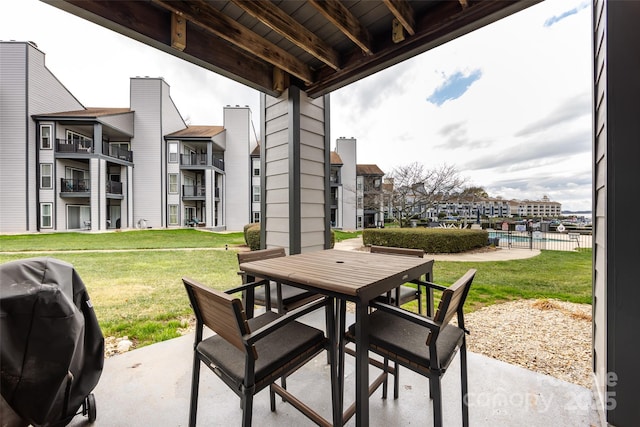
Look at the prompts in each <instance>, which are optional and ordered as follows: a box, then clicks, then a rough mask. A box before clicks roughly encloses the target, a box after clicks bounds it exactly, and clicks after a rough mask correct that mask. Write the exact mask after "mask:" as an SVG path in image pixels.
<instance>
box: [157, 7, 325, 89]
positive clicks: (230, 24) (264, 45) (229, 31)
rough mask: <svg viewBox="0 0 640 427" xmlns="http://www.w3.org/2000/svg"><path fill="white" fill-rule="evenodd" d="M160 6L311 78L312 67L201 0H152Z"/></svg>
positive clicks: (273, 63) (288, 69)
mask: <svg viewBox="0 0 640 427" xmlns="http://www.w3.org/2000/svg"><path fill="white" fill-rule="evenodd" d="M153 2H154V3H156V4H158V5H159V6H161V7H163V8H165V9H167V10H169V11H171V12H174V13H177V14H179V15H182V16H184V17H185V18H186V19H187V20H189V21H190V22H192V23H193V24H195V25H197V26H198V27H200V28H202V29H203V30H205V31H208V32H210V33H212V34H215V35H216V36H217V37H220V38H222V39H224V40H226V41H227V42H229V43H231V44H233V45H235V46H237V47H239V48H241V49H243V50H245V51H247V52H249V53H251V54H253V55H256V56H257V57H258V58H260V59H262V60H264V61H267V62H269V63H270V64H272V65H274V66H276V67H279V68H281V69H282V70H284V71H286V72H288V73H290V74H291V75H293V76H295V77H297V78H299V79H300V80H302V81H303V82H304V83H305V84H310V83H312V82H313V81H314V79H313V73H312V71H311V69H310V68H309V67H308V66H307V65H306V64H305V63H303V62H302V61H300V60H299V59H297V58H296V57H294V56H293V55H291V54H290V53H288V52H287V51H285V50H284V49H282V48H280V47H278V46H276V45H275V44H273V43H271V42H269V41H267V40H265V39H264V38H262V37H260V36H259V35H257V34H256V33H254V32H253V31H251V30H249V29H248V28H246V27H244V26H242V25H240V24H238V23H237V22H236V21H234V20H232V19H231V18H229V17H227V16H226V15H224V14H222V13H220V12H219V11H217V10H216V9H214V8H212V7H211V6H209V5H208V4H207V2H205V1H203V0H198V1H192V2H188V3H187V2H173V1H167V0H153Z"/></svg>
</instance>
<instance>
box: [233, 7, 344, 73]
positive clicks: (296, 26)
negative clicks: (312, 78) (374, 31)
mask: <svg viewBox="0 0 640 427" xmlns="http://www.w3.org/2000/svg"><path fill="white" fill-rule="evenodd" d="M232 1H233V3H235V4H236V5H237V6H238V7H239V8H241V9H242V10H244V11H245V12H247V13H248V14H250V15H251V16H253V17H254V18H256V19H257V20H259V21H260V22H262V23H263V24H264V25H266V26H267V27H269V28H271V29H272V30H273V31H275V32H277V33H278V34H280V35H281V36H283V37H285V38H286V39H287V40H289V41H290V42H291V43H293V44H295V45H296V46H298V47H299V48H301V49H302V50H304V51H305V52H307V53H309V54H310V55H313V56H315V57H316V58H318V59H319V60H321V61H322V62H324V63H325V64H327V65H328V66H330V67H331V68H333V69H334V70H339V69H340V57H339V55H338V53H337V52H336V51H335V50H334V49H333V48H332V47H331V46H329V45H328V44H327V43H325V42H324V41H323V40H322V39H321V38H320V37H318V36H316V35H315V34H314V33H312V32H311V31H309V30H307V29H306V28H305V27H304V26H303V25H302V24H300V23H299V22H298V21H295V20H294V19H292V18H291V17H290V16H289V15H287V14H286V13H285V12H283V11H282V9H280V8H278V7H277V6H275V5H274V4H273V3H272V2H270V1H268V0H232Z"/></svg>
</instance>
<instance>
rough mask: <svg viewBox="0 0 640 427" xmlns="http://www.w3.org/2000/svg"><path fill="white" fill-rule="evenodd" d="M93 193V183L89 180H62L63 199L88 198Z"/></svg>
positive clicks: (61, 193)
mask: <svg viewBox="0 0 640 427" xmlns="http://www.w3.org/2000/svg"><path fill="white" fill-rule="evenodd" d="M90 192H91V183H90V180H88V179H67V178H61V179H60V196H62V197H88V196H89V194H90Z"/></svg>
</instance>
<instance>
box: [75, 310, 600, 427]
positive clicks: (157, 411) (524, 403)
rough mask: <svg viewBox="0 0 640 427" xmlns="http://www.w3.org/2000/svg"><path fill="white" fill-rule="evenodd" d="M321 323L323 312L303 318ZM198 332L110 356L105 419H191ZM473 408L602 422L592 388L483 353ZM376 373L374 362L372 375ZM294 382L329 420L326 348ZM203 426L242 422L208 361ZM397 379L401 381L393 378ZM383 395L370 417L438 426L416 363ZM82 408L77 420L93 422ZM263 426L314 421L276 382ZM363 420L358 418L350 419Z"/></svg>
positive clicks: (455, 396) (377, 421) (108, 422)
mask: <svg viewBox="0 0 640 427" xmlns="http://www.w3.org/2000/svg"><path fill="white" fill-rule="evenodd" d="M303 320H304V321H305V322H307V323H309V324H312V325H314V326H317V327H319V328H322V327H323V326H322V325H324V316H323V314H322V313H312V314H310V315H307V316H305V317H304V318H303ZM193 338H194V337H193V334H189V335H185V336H183V337H180V338H176V339H172V340H169V341H165V342H161V343H158V344H154V345H151V346H148V347H143V348H141V349H136V350H133V351H130V352H128V353H124V354H121V355H117V356H113V357H111V358H108V359H106V360H105V366H104V371H103V373H102V376H101V378H100V381H99V383H98V385H97V387H96V388H95V390H94V396H95V399H96V408H97V420H96V422H95V423H94V425H98V426H123V427H124V426H185V425H187V424H188V413H189V394H190V384H191V368H192V348H193ZM458 359H459V358H458V357H456V359H455V361H454V362H453V364H452V366H451V367H450V371H449V372H447V374H446V375H445V376H444V379H443V399H444V419H445V425H446V426H458V425H461V424H462V416H461V409H460V405H461V403H460V375H459V362H458ZM352 361H353V359H352V358H350V357H348V356H347V359H346V368H345V371H346V373H345V374H346V380H345V382H346V385H345V406H346V405H349V404H350V403H351V402H352V401H353V396H354V394H353V383H354V381H355V378H354V377H355V371H354V366H353V363H352ZM468 364H469V403H470V408H469V414H470V425H472V426H529V427H530V426H598V425H600V422H599V420H598V417H597V413H596V411H595V410H594V404H593V401H592V393H591V390H588V389H586V388H584V387H580V386H578V385H575V384H570V383H567V382H564V381H561V380H557V379H555V378H552V377H549V376H546V375H542V374H538V373H535V372H532V371H528V370H526V369H523V368H520V367H517V366H514V365H509V364H507V363H504V362H501V361H498V360H495V359H491V358H488V357H485V356H482V355H479V354H475V353H469V357H468ZM376 372H377V370H376V368H371V376H373V375H374V374H375V373H376ZM287 385H288V389H289V390H290V391H292V392H293V393H294V395H295V396H296V397H298V398H301V400H302V401H303V402H305V403H306V404H308V405H309V406H310V407H311V408H313V409H314V410H316V411H317V412H319V413H320V414H322V415H323V416H325V417H326V418H327V419H330V414H331V406H330V405H331V402H330V391H329V390H330V388H329V365H327V363H326V355H325V354H321V355H318V356H317V357H316V358H315V359H314V360H312V361H311V362H310V363H308V364H307V365H305V366H304V367H302V368H301V369H300V370H299V371H298V372H296V373H295V374H294V375H292V376H291V377H289V380H288V383H287ZM200 387H201V388H200V400H199V410H198V425H202V426H205V425H206V426H222V425H229V426H233V425H240V424H241V419H242V412H241V410H240V405H239V398H238V397H237V396H236V395H235V394H234V393H233V392H231V391H230V390H229V389H228V388H227V387H226V385H224V383H223V382H222V381H221V380H220V379H219V378H218V377H217V376H216V375H214V374H213V372H212V371H210V370H209V369H207V368H206V367H203V368H202V370H201V383H200ZM390 387H392V385H391V384H390ZM391 390H392V389H390V398H389V399H387V400H383V399H381V390H380V389H379V390H378V391H376V393H374V394H373V395H372V396H371V398H370V425H372V426H406V425H421V426H429V425H433V412H432V409H431V406H430V401H429V398H428V392H429V391H428V381H427V379H426V378H423V377H421V376H419V375H416V374H414V373H412V372H410V371H409V370H408V369H401V370H400V397H399V399H398V400H393V399H392V398H391V396H392V391H391ZM88 424H89V423H88V419H87V418H86V417H83V416H82V415H78V416H76V417H75V418H74V420H73V421H72V422H71V423H70V424H69V425H71V426H82V425H88ZM253 425H254V426H279V427H281V426H296V427H298V426H306V425H314V424H313V423H312V422H311V421H310V420H308V419H307V418H305V417H304V416H303V415H302V414H300V413H299V412H298V411H297V410H295V409H294V408H293V407H292V406H291V405H289V404H287V403H284V402H282V401H281V400H280V399H279V398H278V401H277V409H276V412H271V411H270V409H269V394H268V391H267V390H263V391H261V392H260V393H258V394H257V395H256V397H255V400H254V411H253ZM347 425H349V426H353V425H355V419H353V418H352V419H351V420H350V421H349V423H348V424H347Z"/></svg>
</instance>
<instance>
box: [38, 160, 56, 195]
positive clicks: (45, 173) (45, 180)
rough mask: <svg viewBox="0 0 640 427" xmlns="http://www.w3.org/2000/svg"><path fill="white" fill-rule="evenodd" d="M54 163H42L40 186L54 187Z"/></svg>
mask: <svg viewBox="0 0 640 427" xmlns="http://www.w3.org/2000/svg"><path fill="white" fill-rule="evenodd" d="M52 172H53V165H52V164H51V163H42V164H41V165H40V188H48V189H50V188H52V187H51V183H52V182H53V177H52V175H53V173H52Z"/></svg>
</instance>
